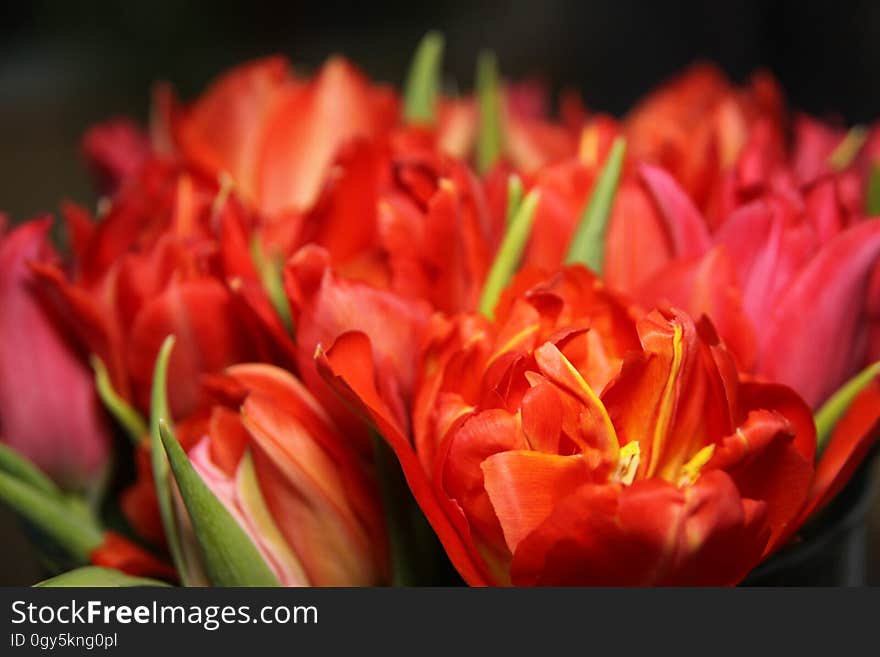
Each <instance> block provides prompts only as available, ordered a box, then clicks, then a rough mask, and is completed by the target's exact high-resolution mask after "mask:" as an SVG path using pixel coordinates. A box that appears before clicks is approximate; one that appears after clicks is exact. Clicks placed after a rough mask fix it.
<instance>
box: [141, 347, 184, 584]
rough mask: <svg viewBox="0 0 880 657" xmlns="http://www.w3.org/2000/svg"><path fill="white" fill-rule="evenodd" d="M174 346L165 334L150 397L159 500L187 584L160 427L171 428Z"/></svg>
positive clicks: (167, 534) (173, 553) (152, 455)
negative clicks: (170, 366) (170, 384)
mask: <svg viewBox="0 0 880 657" xmlns="http://www.w3.org/2000/svg"><path fill="white" fill-rule="evenodd" d="M173 349H174V336H173V335H169V336H168V337H167V338H165V341H164V342H163V343H162V346H161V348H160V349H159V355H158V356H157V357H156V365H155V366H154V368H153V389H152V392H151V399H150V459H151V462H152V465H153V479H154V480H155V482H156V498H157V500H158V502H159V514H160V515H161V517H162V527H163V529H164V530H165V538H166V540H167V541H168V549H169V551H170V552H171V559H172V561H173V562H174V566H175V568H177V572H178V573H179V574H180V579H181V581H182V582H183V583H184V584H187V583H188V569H187V568H186V561H185V559H184V553H183V549H182V547H181V545H180V535H179V533H178V531H177V520H176V517H175V513H174V499H173V497H172V489H171V478H170V471H169V467H168V459H167V458H166V456H165V450H164V449H163V447H162V438H161V436H160V434H159V427H160V426H161V425H162V424H163V423H164V424H165V425H166V426H167V427H168V431H173V430H172V429H171V427H172V426H173V425H172V418H171V410H170V408H169V406H168V383H167V381H168V361H169V360H170V358H171V352H172V350H173Z"/></svg>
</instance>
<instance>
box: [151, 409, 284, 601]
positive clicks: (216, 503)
mask: <svg viewBox="0 0 880 657" xmlns="http://www.w3.org/2000/svg"><path fill="white" fill-rule="evenodd" d="M159 432H160V434H161V436H162V444H163V445H164V447H165V453H166V454H167V455H168V461H169V462H170V463H171V470H172V471H173V472H174V479H175V481H177V487H178V489H179V490H180V496H181V498H182V499H183V503H184V505H186V510H187V511H188V512H189V517H190V520H191V521H192V526H193V530H194V532H195V535H196V539H197V540H198V542H199V547H200V548H201V552H202V557H203V558H204V563H205V571H206V572H207V574H208V577H209V579H210V580H211V583H212V584H214V585H215V586H278V579H277V578H276V577H275V574H274V573H273V572H272V570H271V569H270V568H269V566H267V565H266V562H265V561H264V560H263V557H262V556H261V555H260V553H259V551H258V550H257V548H256V547H255V546H254V544H253V543H252V542H251V539H250V538H249V537H248V535H247V534H246V533H245V531H244V530H243V529H242V528H241V526H240V525H239V524H238V522H236V520H235V518H233V517H232V514H230V513H229V511H227V509H226V507H225V506H223V503H222V502H220V500H218V499H217V498H216V496H215V495H214V493H212V492H211V489H210V488H208V486H207V484H205V482H204V481H202V478H201V477H200V476H199V473H198V472H196V470H195V468H193V466H192V463H190V461H189V458H188V457H187V456H186V453H185V452H184V451H183V448H182V447H181V446H180V443H178V442H177V439H176V438H175V437H174V436H173V435H172V434H171V432H170V431H168V429H167V427H166V426H165V423H164V422H162V423H161V424H160V425H159Z"/></svg>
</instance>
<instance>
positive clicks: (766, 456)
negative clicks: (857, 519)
mask: <svg viewBox="0 0 880 657" xmlns="http://www.w3.org/2000/svg"><path fill="white" fill-rule="evenodd" d="M793 439H794V435H793V434H792V429H791V425H790V424H789V423H788V422H787V421H786V420H785V418H784V417H783V416H782V415H779V414H778V413H773V412H769V411H764V410H761V411H752V412H751V413H749V415H748V418H747V419H746V421H745V423H744V424H743V425H742V426H741V427H738V428H737V431H736V433H735V434H733V435H732V436H729V437H727V438H725V439H724V440H722V441H721V442H720V443H718V444H716V446H715V452H714V455H713V457H712V458H711V459H710V460H709V462H708V463H707V464H706V465H705V466H704V470H705V471H707V472H708V471H711V470H713V469H716V468H717V469H721V470H723V471H724V472H725V473H727V475H728V476H730V477H731V479H733V481H734V483H735V484H736V487H737V489H738V490H739V492H740V495H742V496H743V497H744V498H749V499H754V500H763V501H765V502H766V503H767V524H768V526H769V528H770V532H771V533H770V538H769V540H768V542H767V547H766V550H765V554H769V553H771V552H773V551H774V550H776V549H777V548H778V547H780V546H781V545H782V544H783V543H784V542H785V541H786V540H787V538H788V537H790V536H791V535H792V533H793V532H794V531H795V530H796V529H797V523H796V522H795V520H796V519H797V516H798V513H799V512H800V510H801V508H802V506H803V504H804V500H805V499H806V497H807V491H808V490H809V488H810V482H811V480H812V477H813V463H812V460H811V459H808V458H805V456H804V454H802V453H801V452H799V451H798V449H797V447H796V446H795V444H794V440H793Z"/></svg>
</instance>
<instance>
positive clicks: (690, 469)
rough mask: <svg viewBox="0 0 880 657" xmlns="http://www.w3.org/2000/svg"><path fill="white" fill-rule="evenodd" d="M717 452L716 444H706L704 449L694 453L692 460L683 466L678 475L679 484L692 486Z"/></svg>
mask: <svg viewBox="0 0 880 657" xmlns="http://www.w3.org/2000/svg"><path fill="white" fill-rule="evenodd" d="M714 453H715V444H714V443H713V444H711V445H706V446H705V447H704V448H703V449H701V450H700V451H699V452H697V453H696V454H694V455H693V457H691V460H690V461H688V462H687V463H685V464H684V465H683V466H681V474H680V475H679V476H678V485H679V486H690V485H691V484H693V483H694V482H695V481H696V480H697V479H698V478H699V476H700V471H701V470H702V469H703V466H704V465H706V464H707V463H708V462H709V461H710V460H711V458H712V455H713V454H714Z"/></svg>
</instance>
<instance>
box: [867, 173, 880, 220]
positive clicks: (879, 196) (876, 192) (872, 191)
mask: <svg viewBox="0 0 880 657" xmlns="http://www.w3.org/2000/svg"><path fill="white" fill-rule="evenodd" d="M865 213H866V214H867V215H868V216H869V217H876V216H877V215H880V162H876V163H874V164H873V165H872V166H871V173H870V175H869V176H868V190H867V193H866V194H865Z"/></svg>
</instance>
